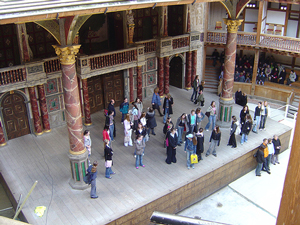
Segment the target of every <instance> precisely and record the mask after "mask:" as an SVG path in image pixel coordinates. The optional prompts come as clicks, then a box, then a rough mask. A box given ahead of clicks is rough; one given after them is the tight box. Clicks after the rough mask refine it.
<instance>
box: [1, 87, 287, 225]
mask: <svg viewBox="0 0 300 225" xmlns="http://www.w3.org/2000/svg"><path fill="white" fill-rule="evenodd" d="M170 93H171V94H172V95H173V97H174V107H173V111H174V115H172V119H173V122H174V123H176V120H177V118H178V117H179V116H180V115H181V114H182V113H183V112H185V113H190V111H191V109H195V108H196V106H195V105H194V104H193V103H192V102H191V101H189V99H190V96H191V94H192V91H191V90H189V91H186V90H183V89H177V88H174V87H170ZM204 95H205V100H206V102H205V107H202V108H203V110H204V111H205V110H206V109H207V107H208V106H209V104H210V102H211V101H212V100H215V101H216V102H217V103H218V97H217V96H216V95H215V94H211V93H207V92H205V94H204ZM217 105H218V104H217ZM148 106H150V100H149V99H146V100H145V101H144V109H147V107H148ZM240 110H241V106H238V105H234V108H233V115H237V116H238V115H239V114H240ZM116 111H117V116H116V129H117V137H116V138H115V142H113V145H112V146H113V150H114V156H113V161H114V165H113V168H112V169H113V171H114V172H116V174H115V175H112V179H106V178H105V166H104V158H103V141H102V130H103V127H104V122H105V117H104V115H103V112H98V113H95V114H93V115H92V122H93V124H92V126H90V127H84V129H89V130H90V131H91V138H92V156H91V161H93V160H97V161H98V162H99V166H98V178H97V194H98V196H99V198H98V199H90V197H89V196H90V188H88V189H86V190H73V189H72V188H71V187H70V185H69V183H68V182H69V179H70V177H71V173H70V162H69V159H68V151H69V140H68V135H67V128H66V126H61V127H57V128H54V129H52V131H51V132H50V133H45V134H43V135H41V136H38V137H36V136H34V135H26V136H23V137H20V138H17V139H14V140H11V141H9V142H8V144H7V146H4V147H1V148H0V160H1V164H0V171H1V173H2V175H3V177H4V179H5V180H6V182H7V183H8V186H9V187H10V189H11V191H12V193H13V195H14V197H15V199H18V197H19V195H20V194H23V196H25V195H26V194H27V193H28V191H29V190H30V188H31V186H32V185H33V183H34V181H35V180H38V185H37V186H36V188H35V190H34V191H33V193H32V195H31V197H30V198H29V199H28V202H27V203H26V204H25V207H24V209H23V213H24V214H25V216H26V218H27V219H28V221H29V222H30V223H32V224H45V223H46V220H47V222H48V224H55V225H59V224H72V225H73V224H84V225H85V224H106V223H108V222H110V221H113V220H114V219H116V218H118V217H121V216H122V215H124V214H127V213H129V212H131V211H132V210H135V209H137V208H139V207H141V206H143V205H145V204H147V203H149V202H151V201H153V200H155V199H157V198H159V197H161V196H163V195H166V194H168V193H169V192H170V191H172V190H175V189H177V188H179V187H181V186H183V185H185V184H187V183H189V182H191V181H193V180H195V179H197V178H199V177H201V176H204V175H205V174H207V173H209V172H211V171H212V170H215V169H216V168H219V167H221V166H223V165H224V164H226V163H228V162H230V161H232V160H233V159H235V158H237V157H240V156H241V155H243V154H244V153H245V152H247V151H250V150H252V149H253V148H254V147H256V146H258V145H259V144H260V143H261V142H262V139H263V138H265V137H266V138H269V137H272V136H273V135H274V134H279V133H284V132H286V131H288V130H290V128H288V127H287V126H284V125H282V124H280V123H278V122H277V121H273V120H271V119H269V120H268V121H267V125H266V127H267V130H266V131H260V132H259V134H258V135H257V134H254V133H251V134H250V135H249V140H248V143H247V144H244V145H243V146H241V145H240V144H239V141H240V136H238V137H237V142H238V148H236V149H232V148H230V147H227V146H226V145H227V142H228V139H229V129H221V131H222V141H221V145H220V147H218V148H217V153H218V157H217V158H215V157H213V156H209V157H205V156H204V160H203V161H200V162H199V163H198V164H197V165H195V169H190V170H187V167H186V154H185V153H184V151H183V147H184V146H181V147H178V148H177V163H176V164H174V163H173V164H171V165H168V164H166V163H165V159H166V149H165V148H163V138H164V135H163V132H162V129H163V123H162V121H163V118H162V117H159V116H158V115H156V120H157V125H158V126H157V127H156V128H155V132H156V136H153V135H151V136H150V140H149V142H147V143H146V149H145V156H144V159H143V160H144V164H145V165H146V166H145V167H144V168H142V167H140V168H139V169H136V168H135V158H134V157H133V153H134V147H124V145H123V139H124V131H123V125H122V124H121V123H120V120H121V116H120V112H119V110H118V108H117V107H116ZM156 113H157V112H156ZM251 114H252V115H253V112H251ZM206 123H207V118H205V119H204V121H203V122H202V127H204V126H205V125H206ZM210 134H211V131H209V132H206V131H205V133H204V135H205V151H206V150H207V148H208V141H209V137H210ZM132 137H135V135H133V136H132ZM47 165H48V166H47ZM48 167H49V168H48ZM51 199H52V200H51ZM49 204H50V205H49ZM40 205H44V206H46V207H47V210H48V214H47V210H46V212H45V215H44V216H43V217H41V218H40V217H37V216H36V215H35V214H34V209H35V207H36V206H40ZM49 206H50V208H49Z"/></svg>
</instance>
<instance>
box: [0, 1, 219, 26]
mask: <svg viewBox="0 0 300 225" xmlns="http://www.w3.org/2000/svg"><path fill="white" fill-rule="evenodd" d="M193 2H194V0H182V1H171V2H170V1H168V2H157V5H156V7H159V6H169V5H185V4H192V3H193ZM202 2H219V0H196V3H202ZM153 5H154V3H149V2H147V3H141V4H131V5H114V6H110V7H107V6H103V7H99V8H95V9H83V10H76V11H71V10H70V11H65V12H60V11H59V10H60V9H57V11H56V12H55V13H48V14H47V13H45V14H42V15H33V16H30V15H29V16H24V17H16V18H9V19H1V20H0V25H2V24H9V23H28V22H34V21H39V20H52V19H56V17H57V15H58V14H59V17H60V18H61V17H67V16H76V15H81V16H83V15H93V14H102V13H104V12H105V10H106V8H107V12H106V13H110V12H118V11H125V10H132V9H142V8H150V7H153Z"/></svg>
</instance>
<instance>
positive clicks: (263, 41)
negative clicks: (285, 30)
mask: <svg viewBox="0 0 300 225" xmlns="http://www.w3.org/2000/svg"><path fill="white" fill-rule="evenodd" d="M256 35H257V34H256V33H252V32H240V31H239V32H238V34H237V44H238V45H246V46H253V47H254V46H255V47H262V48H272V49H276V50H281V51H291V52H300V39H299V38H291V37H285V36H278V35H270V34H260V42H259V44H256ZM226 39H227V33H226V32H225V31H221V32H217V31H208V32H207V41H206V42H207V43H214V44H226Z"/></svg>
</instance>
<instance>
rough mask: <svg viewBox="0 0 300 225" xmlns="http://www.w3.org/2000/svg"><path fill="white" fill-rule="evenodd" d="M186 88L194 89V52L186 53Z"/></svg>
mask: <svg viewBox="0 0 300 225" xmlns="http://www.w3.org/2000/svg"><path fill="white" fill-rule="evenodd" d="M185 65H186V72H185V88H186V89H191V88H192V52H187V53H186V64H185Z"/></svg>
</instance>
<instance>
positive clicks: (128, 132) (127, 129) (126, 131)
mask: <svg viewBox="0 0 300 225" xmlns="http://www.w3.org/2000/svg"><path fill="white" fill-rule="evenodd" d="M132 125H133V123H131V122H130V115H129V114H126V116H125V119H124V134H125V136H124V146H125V147H127V146H128V145H129V146H132V139H131V133H132V129H131V126H132Z"/></svg>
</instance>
